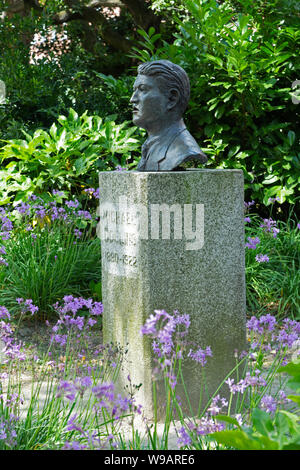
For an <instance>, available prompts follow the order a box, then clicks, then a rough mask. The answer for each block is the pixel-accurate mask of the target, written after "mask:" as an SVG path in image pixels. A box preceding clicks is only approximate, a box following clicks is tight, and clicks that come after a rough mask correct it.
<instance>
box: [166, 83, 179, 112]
mask: <svg viewBox="0 0 300 470" xmlns="http://www.w3.org/2000/svg"><path fill="white" fill-rule="evenodd" d="M179 99H180V96H179V92H178V90H176V89H175V88H172V89H171V90H170V91H169V101H168V104H167V109H168V110H171V109H173V108H174V107H175V106H177V104H178V102H179Z"/></svg>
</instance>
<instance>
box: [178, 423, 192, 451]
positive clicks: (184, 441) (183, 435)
mask: <svg viewBox="0 0 300 470" xmlns="http://www.w3.org/2000/svg"><path fill="white" fill-rule="evenodd" d="M191 444H192V439H191V437H190V435H189V434H188V433H187V431H186V429H185V428H184V427H183V426H182V427H181V428H180V429H179V432H178V440H177V445H178V447H179V448H182V447H186V446H189V445H191Z"/></svg>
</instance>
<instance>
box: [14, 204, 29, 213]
mask: <svg viewBox="0 0 300 470" xmlns="http://www.w3.org/2000/svg"><path fill="white" fill-rule="evenodd" d="M16 209H17V211H18V212H19V213H20V214H24V215H29V214H30V204H26V203H25V202H21V204H20V205H18V206H17V207H16Z"/></svg>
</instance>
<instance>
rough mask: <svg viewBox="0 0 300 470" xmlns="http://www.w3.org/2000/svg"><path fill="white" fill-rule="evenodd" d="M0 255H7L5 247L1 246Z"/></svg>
mask: <svg viewBox="0 0 300 470" xmlns="http://www.w3.org/2000/svg"><path fill="white" fill-rule="evenodd" d="M0 254H1V255H6V249H5V246H0Z"/></svg>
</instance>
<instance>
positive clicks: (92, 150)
mask: <svg viewBox="0 0 300 470" xmlns="http://www.w3.org/2000/svg"><path fill="white" fill-rule="evenodd" d="M135 131H136V128H135V127H129V126H128V123H127V122H124V123H122V124H116V123H115V122H114V121H112V120H103V119H102V118H101V117H99V116H88V115H87V112H85V113H83V114H82V115H81V116H78V114H77V113H76V112H75V111H74V110H73V109H70V111H69V114H68V116H60V117H59V118H58V121H57V123H54V124H52V126H51V128H50V129H49V131H45V130H42V129H38V130H36V131H35V132H34V134H33V135H31V134H28V133H26V132H25V131H23V134H24V135H25V139H23V140H21V139H13V140H10V141H7V142H6V145H4V146H3V147H2V148H1V149H0V161H1V162H2V169H1V170H0V174H1V185H0V195H1V202H2V204H6V203H8V202H10V201H11V200H12V199H14V202H15V203H16V202H18V201H20V200H23V201H25V200H26V199H27V197H28V195H30V194H32V193H37V194H40V195H41V194H43V193H46V192H47V191H50V190H52V188H58V189H66V190H69V191H71V189H72V191H75V192H76V190H78V188H81V187H82V184H83V183H86V184H87V185H89V186H96V187H97V186H98V171H102V170H109V169H113V168H115V167H116V166H118V165H121V166H122V167H123V166H125V165H126V166H127V165H128V164H129V163H130V162H131V163H132V162H133V156H134V152H135V151H137V150H138V149H139V148H140V143H139V140H138V136H137V135H135ZM132 153H133V154H132Z"/></svg>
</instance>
